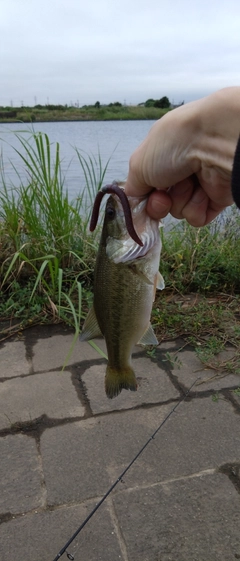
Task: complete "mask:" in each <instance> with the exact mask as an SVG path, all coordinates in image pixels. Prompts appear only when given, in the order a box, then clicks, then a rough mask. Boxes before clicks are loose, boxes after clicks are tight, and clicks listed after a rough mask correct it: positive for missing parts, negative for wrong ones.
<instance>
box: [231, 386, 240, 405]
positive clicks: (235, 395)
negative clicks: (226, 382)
mask: <svg viewBox="0 0 240 561" xmlns="http://www.w3.org/2000/svg"><path fill="white" fill-rule="evenodd" d="M232 397H233V399H234V401H235V403H236V404H237V405H238V406H239V412H240V383H239V388H238V389H237V393H236V392H234V391H233V392H232Z"/></svg>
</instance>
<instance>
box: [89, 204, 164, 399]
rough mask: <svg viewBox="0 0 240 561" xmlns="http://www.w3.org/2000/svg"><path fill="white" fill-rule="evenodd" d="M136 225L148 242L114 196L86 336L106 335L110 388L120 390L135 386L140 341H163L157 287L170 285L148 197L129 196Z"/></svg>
mask: <svg viewBox="0 0 240 561" xmlns="http://www.w3.org/2000/svg"><path fill="white" fill-rule="evenodd" d="M128 200H129V203H130V207H131V211H132V217H133V224H134V228H135V230H136V232H137V234H138V235H139V237H140V239H141V240H142V242H143V247H141V246H139V245H138V244H137V243H136V242H135V241H133V240H132V238H131V237H130V236H129V234H128V232H127V229H126V224H125V218H124V213H123V210H122V206H121V203H120V201H119V199H118V197H116V196H115V195H112V196H110V197H109V199H108V201H107V205H106V210H105V219H104V224H103V229H102V236H101V240H100V245H99V250H98V254H97V260H96V267H95V274H94V301H93V307H92V308H91V310H90V312H89V314H88V316H87V318H86V321H85V324H84V326H83V331H82V334H81V340H89V339H93V338H94V337H97V336H100V335H103V337H104V338H105V340H106V345H107V351H108V365H107V370H106V377H105V390H106V394H107V396H108V397H110V398H112V397H115V396H117V395H118V394H119V393H120V392H121V390H122V389H123V388H125V389H130V390H133V391H135V390H136V389H137V381H136V377H135V373H134V371H133V368H132V365H131V355H132V350H133V347H134V345H136V344H137V343H141V344H145V345H157V344H158V341H157V339H156V337H155V335H154V332H153V329H152V327H151V324H150V316H151V310H152V303H153V301H154V298H155V292H156V288H157V287H158V288H161V289H162V288H164V282H163V279H162V277H161V275H160V274H159V272H158V268H159V260H160V251H161V241H160V234H159V223H158V222H156V221H155V220H152V219H150V217H149V216H148V215H147V213H146V210H145V208H146V202H147V200H146V198H145V199H144V200H143V198H140V199H139V198H135V197H129V198H128Z"/></svg>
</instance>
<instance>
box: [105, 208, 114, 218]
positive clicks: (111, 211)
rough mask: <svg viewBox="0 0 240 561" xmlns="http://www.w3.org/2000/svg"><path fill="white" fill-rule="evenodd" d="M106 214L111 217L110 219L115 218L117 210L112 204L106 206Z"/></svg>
mask: <svg viewBox="0 0 240 561" xmlns="http://www.w3.org/2000/svg"><path fill="white" fill-rule="evenodd" d="M106 214H107V217H108V218H110V220H113V218H115V215H116V211H115V209H114V208H113V207H112V206H109V207H107V208H106Z"/></svg>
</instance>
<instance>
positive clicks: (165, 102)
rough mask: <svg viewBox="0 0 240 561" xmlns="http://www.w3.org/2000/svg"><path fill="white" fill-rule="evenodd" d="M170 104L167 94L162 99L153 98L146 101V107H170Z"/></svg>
mask: <svg viewBox="0 0 240 561" xmlns="http://www.w3.org/2000/svg"><path fill="white" fill-rule="evenodd" d="M170 105H171V103H170V101H169V99H168V97H166V95H165V96H164V97H161V98H160V99H152V98H151V99H147V101H145V107H160V108H161V109H169V107H170Z"/></svg>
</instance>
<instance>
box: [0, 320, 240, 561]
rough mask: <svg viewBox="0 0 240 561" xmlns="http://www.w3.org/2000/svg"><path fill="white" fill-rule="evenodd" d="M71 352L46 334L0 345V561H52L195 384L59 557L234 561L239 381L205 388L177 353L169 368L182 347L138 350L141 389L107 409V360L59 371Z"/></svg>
mask: <svg viewBox="0 0 240 561" xmlns="http://www.w3.org/2000/svg"><path fill="white" fill-rule="evenodd" d="M71 342H72V334H71V333H70V332H69V331H68V330H64V329H63V328H62V327H60V326H55V327H54V326H49V327H42V328H41V327H38V328H32V330H29V331H26V333H25V334H24V336H23V338H22V339H19V340H16V339H15V340H11V341H7V342H5V343H2V345H1V347H0V381H1V384H0V560H1V561H53V559H54V558H55V557H56V556H57V554H58V552H59V551H60V550H61V548H62V547H63V546H64V544H65V542H66V541H67V540H68V539H69V538H70V537H71V535H72V534H73V533H74V532H75V530H76V529H77V528H78V526H79V525H80V524H81V522H82V521H83V520H84V519H85V517H86V516H87V514H88V513H89V512H90V511H91V509H92V508H93V507H94V505H96V503H97V502H98V501H99V500H100V498H101V497H102V495H103V494H104V493H105V492H106V491H107V490H108V488H109V486H110V485H111V484H112V483H113V482H114V481H115V479H116V478H117V477H118V476H119V475H120V474H121V472H122V471H123V469H124V468H125V467H126V466H127V464H128V463H129V462H130V461H131V460H132V458H133V457H134V455H135V454H136V453H137V452H138V450H139V449H140V448H141V447H142V445H143V444H144V443H145V441H146V440H147V439H148V438H149V437H150V436H151V434H152V433H153V432H154V430H155V429H156V428H157V427H158V425H159V424H160V422H161V421H162V420H163V419H164V418H165V417H166V415H167V414H168V413H169V412H170V411H171V410H172V409H173V407H174V405H176V403H177V402H178V401H179V399H180V398H181V397H182V396H183V395H184V393H186V390H187V389H188V388H189V387H190V386H191V384H192V383H193V382H194V380H196V378H197V377H198V376H200V379H199V380H198V382H197V384H196V385H195V386H194V387H193V388H192V390H191V392H190V394H189V396H188V397H187V399H186V400H185V401H184V402H182V403H181V405H180V406H179V407H178V408H177V410H176V412H175V413H173V415H172V416H171V417H170V419H169V420H168V421H167V422H166V424H165V425H164V426H163V428H162V429H161V431H160V432H159V433H158V434H157V436H156V438H155V439H154V440H153V441H151V442H150V444H149V446H148V447H147V448H146V450H145V451H144V452H143V454H142V455H141V456H140V457H139V459H138V460H137V462H136V463H135V464H134V465H133V466H132V467H131V469H130V470H129V472H128V473H127V474H126V476H125V477H124V480H123V481H120V482H119V484H118V485H117V487H116V488H115V489H114V491H113V493H112V494H111V495H110V497H109V498H108V499H107V500H106V502H105V503H104V504H103V505H102V506H101V507H100V509H99V510H98V511H97V512H96V514H95V515H94V516H93V517H92V519H91V520H90V522H89V523H88V524H87V525H86V527H85V528H84V529H83V531H82V532H81V533H80V535H79V537H78V538H77V539H76V540H75V541H74V542H73V544H72V545H71V546H70V547H69V550H68V551H69V552H70V553H71V554H72V555H74V556H75V561H101V560H102V561H119V560H122V561H234V560H236V559H240V397H238V395H237V393H236V392H234V389H237V388H239V386H240V377H239V376H237V375H229V376H226V377H223V378H220V377H218V376H217V377H215V378H212V376H213V374H214V373H213V371H207V370H205V371H204V370H202V366H201V364H200V362H199V361H198V359H197V358H196V355H195V354H194V353H193V352H192V351H191V350H189V349H187V347H185V348H183V349H182V350H179V351H178V354H177V356H178V357H179V361H181V362H180V363H179V365H180V368H179V369H177V368H176V367H175V368H174V369H173V367H172V363H171V362H169V361H168V360H166V352H167V353H170V352H175V351H176V350H177V349H179V347H181V342H180V341H175V342H168V343H164V344H161V345H160V346H159V348H158V349H157V351H156V353H155V354H154V355H153V356H152V357H151V356H149V355H147V353H146V351H145V350H143V349H142V348H140V347H138V348H136V352H135V353H134V368H135V371H136V374H137V378H138V384H139V388H138V391H137V392H136V393H132V392H127V391H125V390H124V391H123V392H122V393H121V395H120V396H118V397H117V398H115V399H113V400H108V399H107V398H106V396H105V393H104V370H105V360H104V359H103V358H101V357H100V355H99V354H98V353H97V351H95V350H94V349H93V348H92V347H90V345H89V344H88V343H80V342H77V344H76V346H75V348H74V350H73V353H72V355H71V357H70V359H69V364H68V366H67V367H66V369H65V371H64V372H62V371H61V368H62V365H63V363H64V360H65V358H66V356H67V353H68V351H69V348H70V345H71ZM97 343H98V344H99V346H100V347H101V348H104V342H103V341H98V342H97ZM202 381H204V383H200V382H202ZM216 396H217V397H216ZM62 559H67V557H66V554H64V555H63V556H62Z"/></svg>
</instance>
